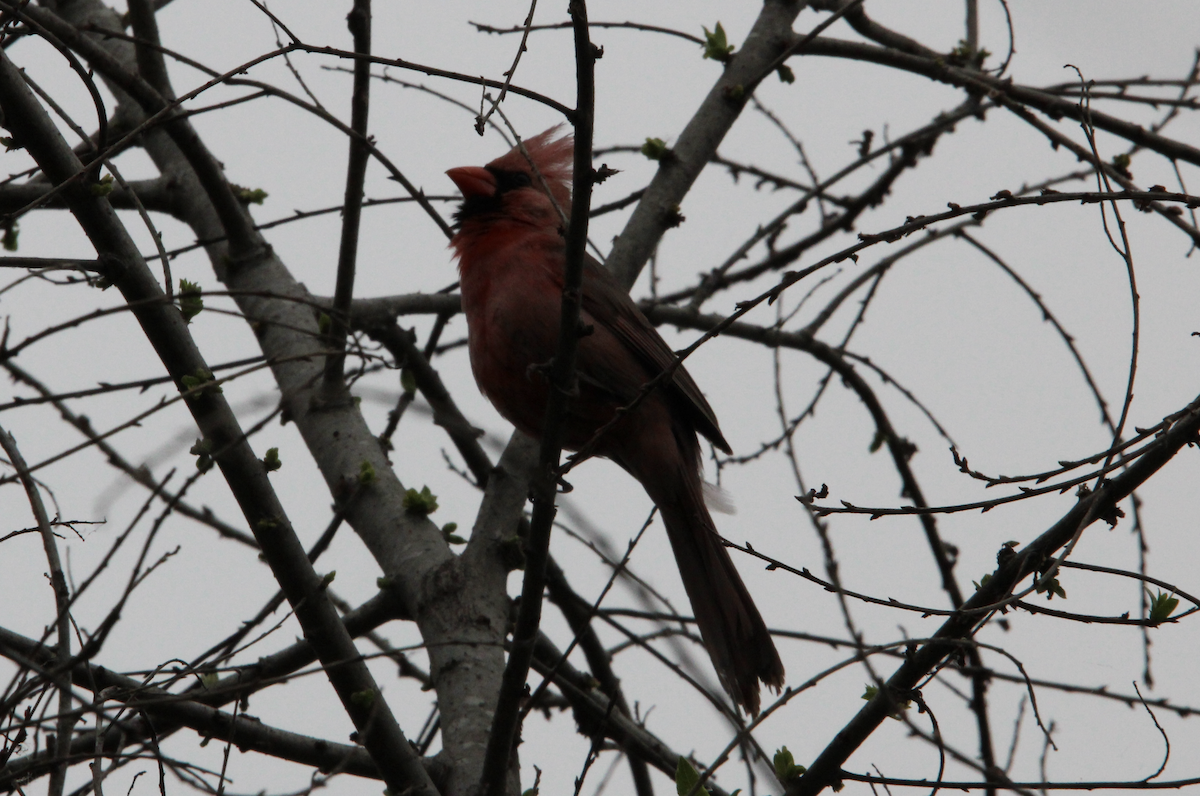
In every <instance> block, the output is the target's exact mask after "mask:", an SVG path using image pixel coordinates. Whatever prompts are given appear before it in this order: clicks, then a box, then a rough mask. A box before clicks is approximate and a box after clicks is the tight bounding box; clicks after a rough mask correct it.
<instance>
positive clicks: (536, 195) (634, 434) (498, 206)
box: [446, 127, 783, 714]
mask: <svg viewBox="0 0 1200 796" xmlns="http://www.w3.org/2000/svg"><path fill="white" fill-rule="evenodd" d="M557 132H558V128H556V127H554V128H551V129H549V130H547V131H546V132H544V133H542V134H541V135H538V136H535V137H534V138H531V139H529V140H528V141H526V142H525V149H526V150H527V151H528V152H529V157H530V158H531V159H532V161H533V163H535V164H536V165H537V172H538V173H540V175H541V177H542V179H544V180H545V183H546V185H547V186H548V187H549V189H550V193H549V195H548V194H547V193H546V191H545V190H544V189H543V188H542V187H541V182H540V181H539V180H538V178H537V176H536V175H535V174H534V171H533V169H531V168H530V165H529V161H528V160H526V158H525V156H524V155H522V154H521V152H520V150H519V149H518V148H514V149H513V150H512V151H510V152H509V153H508V154H506V155H504V156H502V157H499V158H497V159H496V160H493V161H492V162H491V163H489V164H488V165H487V166H485V167H483V168H479V167H474V166H469V167H463V168H457V169H450V170H449V171H447V172H446V174H447V175H448V176H449V177H450V179H451V180H453V181H454V184H455V185H457V186H458V188H459V190H460V191H462V195H463V203H462V207H461V209H460V210H459V211H458V213H457V214H456V216H455V219H456V220H457V222H458V232H457V234H456V235H455V236H454V239H453V240H452V241H451V246H452V247H453V248H454V251H455V255H456V256H457V258H458V271H459V275H460V277H461V280H462V306H463V312H464V314H465V315H466V318H467V339H468V346H469V349H470V353H471V369H472V370H473V371H474V373H475V381H476V382H477V383H478V384H479V389H480V390H481V391H482V392H483V394H484V395H486V396H487V397H488V398H489V399H490V400H491V402H492V403H493V404H495V406H496V409H497V410H498V411H499V412H500V414H501V415H503V416H504V417H505V418H506V419H507V420H508V421H509V422H511V423H512V424H513V425H515V426H516V427H517V428H518V429H520V430H521V431H523V432H525V433H526V434H529V435H530V436H533V437H535V438H537V437H540V432H541V428H542V423H543V421H544V419H545V414H546V400H547V391H548V383H547V381H546V378H545V376H544V375H543V373H542V370H541V369H540V366H542V365H545V364H546V363H548V362H549V361H550V360H551V359H552V358H553V357H554V355H555V352H556V350H557V343H558V333H559V318H560V314H561V306H562V289H563V270H564V266H565V261H566V244H565V241H564V239H563V222H562V217H561V216H560V215H559V213H558V211H557V210H556V209H555V207H554V202H556V203H557V204H558V207H560V208H562V210H563V212H564V213H569V212H570V207H571V167H572V158H573V155H574V140H573V139H572V138H571V137H570V136H561V137H556V135H557ZM551 196H553V197H554V199H553V202H552V201H551V198H550V197H551ZM580 320H581V321H582V322H583V323H584V324H586V325H587V326H589V327H591V329H592V332H591V333H590V334H588V335H587V336H585V337H581V338H580V340H579V349H578V355H577V358H576V369H577V377H578V380H579V394H578V396H577V397H575V398H573V399H572V400H571V402H570V404H569V406H568V409H567V420H566V428H565V435H564V447H566V448H568V449H571V450H578V449H579V448H581V447H582V446H583V445H584V444H586V443H587V442H588V441H589V440H590V439H591V438H592V436H593V435H594V434H595V433H596V431H597V430H598V429H599V428H600V427H601V426H603V425H604V424H605V423H607V422H608V421H610V420H611V419H612V418H613V417H614V413H615V412H616V410H617V409H618V408H619V407H622V406H626V405H628V404H629V403H631V402H632V401H633V400H634V398H635V397H636V396H637V395H638V392H639V391H640V390H641V388H642V386H643V385H644V384H645V383H646V382H648V381H650V380H651V379H653V378H654V377H655V376H657V375H659V374H660V373H661V372H662V371H663V369H664V368H666V367H667V366H668V365H669V364H670V363H671V362H672V361H673V360H674V354H673V353H672V351H671V349H670V348H669V347H668V346H667V343H666V341H664V340H663V339H662V337H661V336H659V334H658V332H657V331H656V330H655V329H654V327H653V326H652V325H651V324H650V322H649V321H648V320H646V316H645V315H643V314H642V312H641V311H640V310H639V309H638V308H637V305H635V304H634V303H633V301H632V300H631V299H630V298H629V296H628V294H626V292H625V291H624V290H622V289H621V286H620V285H619V284H618V283H617V282H616V280H615V279H614V278H613V277H612V276H611V275H610V274H609V272H608V271H607V270H606V269H605V268H604V267H603V266H602V265H600V264H599V263H598V262H596V260H594V259H592V258H591V257H588V258H587V262H586V263H585V264H584V271H583V306H582V312H581V318H580ZM697 432H699V433H700V434H703V435H704V436H705V437H707V438H708V439H709V440H710V441H711V442H712V444H713V445H715V446H717V447H718V448H720V449H721V450H723V451H725V452H726V453H730V452H731V450H730V447H729V443H728V442H726V441H725V437H724V436H722V435H721V429H720V428H719V427H718V426H717V418H716V415H714V414H713V410H712V407H710V406H709V405H708V401H706V400H705V399H704V395H703V394H702V393H701V392H700V388H699V387H697V386H696V383H695V382H694V381H692V377H691V376H689V375H688V373H687V371H686V370H684V369H683V368H682V367H680V368H678V369H677V370H676V371H675V374H674V377H673V378H672V379H671V380H670V381H668V382H666V383H665V384H664V385H663V386H661V387H660V388H658V389H656V390H655V391H654V392H652V393H651V394H650V395H648V396H647V397H646V398H645V400H643V401H642V403H641V404H639V405H638V407H637V409H636V410H634V411H633V412H631V413H629V414H628V415H626V416H625V417H623V418H622V419H621V421H620V422H619V423H617V424H616V425H615V426H613V427H612V428H611V429H609V430H608V431H607V432H606V433H605V434H604V436H603V437H601V438H600V440H599V441H598V447H597V448H596V452H597V453H598V454H600V455H602V456H607V457H608V458H610V459H612V460H613V461H615V462H616V463H617V464H619V465H621V467H623V468H624V469H625V470H626V471H627V472H628V473H629V474H630V475H632V476H633V477H634V478H636V479H637V480H638V481H640V482H641V484H642V486H643V487H645V489H646V492H647V494H649V496H650V499H651V500H653V501H654V503H655V504H656V505H657V506H658V508H659V511H660V512H661V513H662V517H663V522H664V523H665V525H666V527H667V537H668V538H669V539H670V541H671V549H672V550H673V551H674V553H675V562H676V564H677V565H678V567H679V574H680V576H682V578H683V585H684V588H685V589H686V590H687V594H688V599H689V600H691V603H692V611H693V612H694V613H695V615H696V623H697V624H698V625H699V627H700V635H701V636H702V637H703V639H704V646H705V647H706V648H707V649H708V654H709V656H710V657H711V658H712V662H713V666H714V668H716V670H717V675H718V676H719V677H720V679H721V684H722V685H723V686H724V687H725V690H726V691H728V692H729V694H730V696H732V697H733V699H734V701H735V702H736V703H737V704H739V705H741V706H742V707H743V708H745V709H746V710H747V711H749V712H750V713H751V714H757V713H758V707H759V686H758V681H759V680H761V681H762V682H764V683H766V684H767V685H768V686H771V687H772V688H775V689H776V690H778V689H779V688H780V687H782V685H783V664H782V663H781V662H780V660H779V653H778V652H777V651H776V650H775V644H774V643H773V642H772V640H771V635H770V633H769V632H768V631H767V626H766V624H764V622H763V620H762V616H761V615H759V613H758V609H757V608H756V607H755V605H754V600H753V599H751V597H750V593H749V592H748V591H747V590H746V586H745V584H744V583H742V579H741V577H740V576H739V575H738V572H737V569H735V568H734V566H733V561H732V560H731V559H730V557H729V553H728V552H727V551H726V549H725V546H724V545H723V544H722V543H721V538H720V536H718V534H717V530H716V526H715V525H714V524H713V521H712V517H711V516H710V515H709V513H708V508H707V507H706V506H705V504H704V496H703V480H702V478H701V463H700V454H701V451H700V443H699V440H698V439H697V438H696V433H697Z"/></svg>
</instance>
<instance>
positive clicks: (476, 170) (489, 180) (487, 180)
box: [446, 166, 496, 199]
mask: <svg viewBox="0 0 1200 796" xmlns="http://www.w3.org/2000/svg"><path fill="white" fill-rule="evenodd" d="M446 176H447V177H449V178H450V179H451V180H453V181H454V184H455V185H457V186H458V190H460V191H462V195H463V199H471V198H473V197H476V196H482V197H491V196H495V195H496V178H495V177H494V176H492V173H491V172H490V171H488V170H487V169H485V168H480V167H479V166H460V167H459V168H457V169H450V170H449V171H447V172H446Z"/></svg>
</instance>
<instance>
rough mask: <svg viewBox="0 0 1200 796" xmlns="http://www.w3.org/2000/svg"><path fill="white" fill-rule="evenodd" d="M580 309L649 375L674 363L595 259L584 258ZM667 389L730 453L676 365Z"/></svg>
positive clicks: (702, 401) (687, 376) (693, 386)
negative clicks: (601, 326)
mask: <svg viewBox="0 0 1200 796" xmlns="http://www.w3.org/2000/svg"><path fill="white" fill-rule="evenodd" d="M583 310H584V312H586V313H587V314H588V315H590V316H591V317H592V319H594V320H595V321H596V322H597V323H599V324H603V325H604V327H605V328H606V329H607V330H609V331H610V332H611V333H612V334H613V335H614V336H615V337H616V338H617V339H618V340H620V341H621V343H623V344H624V345H625V346H626V347H627V348H628V349H629V351H630V352H631V353H632V354H633V355H634V357H635V358H636V359H637V360H638V361H639V362H640V363H641V364H642V365H643V366H644V367H645V368H646V370H647V371H649V372H650V373H651V374H654V375H658V374H659V373H662V371H663V370H665V369H666V368H667V367H669V366H670V365H671V363H672V362H674V361H675V352H674V351H672V350H671V348H670V346H668V345H667V341H666V340H663V339H662V335H660V334H659V333H658V330H656V329H655V328H654V326H653V325H651V323H650V321H649V320H647V319H646V316H645V315H644V314H642V311H641V310H639V309H638V307H637V305H636V304H634V303H633V300H632V299H631V298H629V294H627V293H626V292H625V291H624V290H622V289H621V286H620V285H619V284H617V282H616V280H615V279H613V277H612V276H611V275H610V274H609V272H608V271H607V270H606V269H605V268H604V266H602V265H601V264H600V263H599V262H597V261H596V260H595V258H593V257H591V256H588V257H587V260H586V261H585V263H584V268H583ZM668 389H669V390H670V391H671V392H674V393H675V394H676V395H677V396H678V397H679V398H681V399H683V401H682V402H683V404H684V405H685V407H686V409H687V410H688V414H689V415H690V419H691V421H692V422H693V424H694V425H695V427H696V430H697V431H699V432H700V433H701V434H703V435H704V436H705V437H707V438H708V439H709V440H710V441H711V442H712V443H713V444H714V445H716V446H717V447H718V448H720V449H721V450H723V451H725V452H726V453H732V452H733V451H732V449H731V448H730V447H729V443H728V442H727V441H726V440H725V437H724V435H723V434H721V428H720V426H719V425H718V424H717V416H716V413H714V412H713V409H712V407H711V406H709V404H708V400H707V399H705V397H704V393H702V392H700V388H699V387H698V386H696V382H695V381H693V380H692V377H691V375H690V374H689V373H688V372H687V370H686V369H685V368H684V367H683V366H682V365H680V366H679V367H678V368H676V370H675V374H674V378H673V379H672V380H671V382H670V384H669V385H668Z"/></svg>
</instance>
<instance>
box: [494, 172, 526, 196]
mask: <svg viewBox="0 0 1200 796" xmlns="http://www.w3.org/2000/svg"><path fill="white" fill-rule="evenodd" d="M496 176H497V178H498V179H497V180H496V182H497V187H498V188H499V191H497V193H504V192H505V191H515V190H517V189H518V188H528V187H529V186H530V185H532V184H533V181H532V180H531V179H530V178H529V175H528V174H526V173H525V172H523V171H505V172H501V173H500V174H498V175H496Z"/></svg>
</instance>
